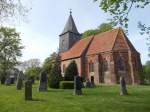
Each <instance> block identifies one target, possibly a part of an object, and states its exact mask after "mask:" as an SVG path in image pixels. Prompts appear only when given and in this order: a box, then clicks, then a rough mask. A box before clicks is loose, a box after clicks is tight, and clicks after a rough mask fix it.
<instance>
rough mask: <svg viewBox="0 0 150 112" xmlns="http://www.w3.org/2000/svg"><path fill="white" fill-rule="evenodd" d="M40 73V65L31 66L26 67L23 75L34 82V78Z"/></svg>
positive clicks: (37, 77)
mask: <svg viewBox="0 0 150 112" xmlns="http://www.w3.org/2000/svg"><path fill="white" fill-rule="evenodd" d="M40 73H41V68H40V67H31V68H27V69H26V71H25V76H26V77H28V78H29V79H31V80H32V83H34V80H35V79H39V75H40Z"/></svg>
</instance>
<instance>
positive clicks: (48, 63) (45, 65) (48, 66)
mask: <svg viewBox="0 0 150 112" xmlns="http://www.w3.org/2000/svg"><path fill="white" fill-rule="evenodd" d="M57 55H58V54H57V53H56V52H53V53H52V54H51V55H50V56H49V57H48V58H46V59H45V61H44V63H43V69H44V70H46V71H47V73H50V71H51V69H52V66H53V65H54V62H55V60H56V57H57Z"/></svg>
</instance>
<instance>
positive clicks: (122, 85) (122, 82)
mask: <svg viewBox="0 0 150 112" xmlns="http://www.w3.org/2000/svg"><path fill="white" fill-rule="evenodd" d="M127 94H128V92H127V88H126V82H125V79H124V77H123V76H120V95H127Z"/></svg>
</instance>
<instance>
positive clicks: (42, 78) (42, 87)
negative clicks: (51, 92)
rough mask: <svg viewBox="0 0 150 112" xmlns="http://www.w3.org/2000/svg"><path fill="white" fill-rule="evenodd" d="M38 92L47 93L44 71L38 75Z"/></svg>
mask: <svg viewBox="0 0 150 112" xmlns="http://www.w3.org/2000/svg"><path fill="white" fill-rule="evenodd" d="M39 91H47V73H46V71H44V70H43V71H42V72H41V74H40V85H39Z"/></svg>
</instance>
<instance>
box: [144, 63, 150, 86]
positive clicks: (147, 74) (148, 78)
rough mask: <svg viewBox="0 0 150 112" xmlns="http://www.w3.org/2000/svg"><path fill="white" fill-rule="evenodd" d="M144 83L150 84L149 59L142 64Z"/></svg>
mask: <svg viewBox="0 0 150 112" xmlns="http://www.w3.org/2000/svg"><path fill="white" fill-rule="evenodd" d="M143 73H144V83H145V84H150V61H147V62H146V64H145V65H144V66H143Z"/></svg>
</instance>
